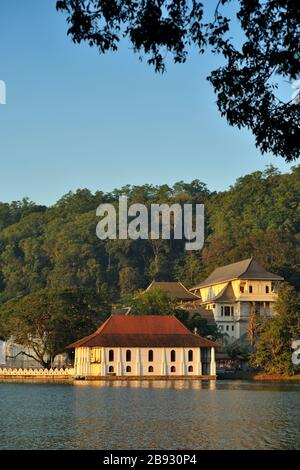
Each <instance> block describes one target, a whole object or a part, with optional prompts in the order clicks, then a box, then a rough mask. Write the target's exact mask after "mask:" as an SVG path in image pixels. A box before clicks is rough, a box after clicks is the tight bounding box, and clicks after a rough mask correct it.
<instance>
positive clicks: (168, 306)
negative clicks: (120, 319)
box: [127, 288, 179, 315]
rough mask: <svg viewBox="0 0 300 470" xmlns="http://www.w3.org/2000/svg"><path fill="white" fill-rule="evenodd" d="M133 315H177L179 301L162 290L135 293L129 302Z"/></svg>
mask: <svg viewBox="0 0 300 470" xmlns="http://www.w3.org/2000/svg"><path fill="white" fill-rule="evenodd" d="M127 302H128V305H130V307H131V311H130V313H132V314H133V315H175V314H176V313H177V312H178V311H179V309H178V301H177V299H175V297H172V296H171V295H170V294H168V293H167V292H165V291H163V290H162V289H160V288H155V289H151V290H149V291H146V292H145V291H140V292H137V293H135V294H134V295H133V296H132V297H131V298H129V299H128V300H127Z"/></svg>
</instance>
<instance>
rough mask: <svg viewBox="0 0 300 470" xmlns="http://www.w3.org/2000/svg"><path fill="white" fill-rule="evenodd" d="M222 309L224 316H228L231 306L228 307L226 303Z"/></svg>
mask: <svg viewBox="0 0 300 470" xmlns="http://www.w3.org/2000/svg"><path fill="white" fill-rule="evenodd" d="M224 311H225V317H230V312H231V307H229V306H228V305H226V306H225V307H224Z"/></svg>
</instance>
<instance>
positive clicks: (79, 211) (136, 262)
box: [0, 166, 300, 302]
mask: <svg viewBox="0 0 300 470" xmlns="http://www.w3.org/2000/svg"><path fill="white" fill-rule="evenodd" d="M121 194H126V195H127V196H128V198H129V204H130V203H132V202H139V203H144V204H146V205H149V204H151V203H154V202H155V203H162V202H167V203H175V202H179V203H204V204H205V214H206V241H205V247H204V249H203V250H202V251H201V252H186V251H185V250H184V243H182V242H181V241H177V240H176V241H174V240H171V241H170V242H169V241H162V240H152V241H151V240H143V241H141V240H137V241H132V240H127V241H124V240H122V241H117V240H109V241H105V242H103V241H100V240H99V239H98V238H97V237H96V234H95V229H96V224H97V222H98V220H99V219H98V218H97V217H96V207H97V206H98V205H99V204H100V203H103V202H113V203H117V201H118V198H119V196H120V195H121ZM299 202H300V166H295V167H294V168H293V169H292V171H291V173H289V174H280V173H279V172H278V171H277V170H276V169H275V168H273V167H269V168H267V169H266V170H265V171H264V172H260V171H257V172H255V173H252V174H250V175H246V176H244V177H241V178H239V179H238V180H237V181H236V183H235V184H234V185H233V186H232V187H231V188H230V189H229V190H228V191H225V192H219V193H217V192H210V191H209V190H208V189H207V187H206V185H205V184H204V183H202V182H200V181H199V180H197V179H195V180H194V181H192V182H191V183H184V182H178V183H176V184H174V185H173V186H172V187H169V186H167V185H162V186H152V185H143V186H125V187H123V188H121V189H119V190H114V191H112V192H111V193H104V192H101V191H97V192H96V193H95V194H92V193H91V192H90V191H89V190H87V189H80V190H78V191H76V192H75V193H68V194H66V195H65V196H63V197H62V198H61V199H60V200H59V201H58V202H57V203H56V204H55V205H54V206H52V207H49V208H48V207H45V206H40V205H36V204H34V203H33V202H30V201H29V200H27V199H24V200H23V201H21V202H12V203H11V204H7V203H0V247H1V251H0V301H1V302H3V301H6V300H7V299H10V298H14V297H16V296H18V295H24V294H27V293H29V292H32V291H35V290H38V289H40V288H43V287H67V286H87V287H92V288H93V289H96V291H97V292H100V291H105V292H107V293H109V294H110V297H111V299H112V300H114V301H117V300H118V299H119V298H120V296H121V295H123V294H125V293H131V292H132V291H134V290H136V289H139V288H143V287H145V286H147V285H148V284H149V283H150V281H151V280H152V279H157V280H175V279H180V280H181V281H182V282H183V283H184V284H186V285H187V286H188V287H189V286H192V285H193V284H195V283H197V282H199V281H200V280H201V279H203V278H204V277H205V276H206V275H207V274H208V273H209V272H210V271H211V270H212V269H213V268H215V267H216V266H221V265H223V264H226V263H230V262H234V261H237V260H239V259H243V258H247V257H249V256H251V255H253V256H255V258H256V259H257V261H259V262H260V263H262V264H263V265H264V266H265V267H266V268H267V269H270V270H272V271H274V272H276V273H278V274H281V275H283V276H284V277H285V278H286V279H287V280H288V281H290V282H291V283H293V284H294V285H296V286H297V288H298V289H299V288H300V233H299V232H300V204H299Z"/></svg>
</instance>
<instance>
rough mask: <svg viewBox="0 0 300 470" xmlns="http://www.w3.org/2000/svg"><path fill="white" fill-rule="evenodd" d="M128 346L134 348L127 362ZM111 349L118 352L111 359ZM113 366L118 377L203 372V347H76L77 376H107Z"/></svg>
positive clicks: (199, 373)
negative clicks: (190, 356) (191, 355)
mask: <svg viewBox="0 0 300 470" xmlns="http://www.w3.org/2000/svg"><path fill="white" fill-rule="evenodd" d="M127 349H129V350H130V351H131V360H130V361H129V362H128V361H126V351H127ZM150 349H152V351H153V362H149V360H148V353H149V350H150ZM109 350H112V351H113V352H114V357H113V361H109ZM171 350H174V351H175V361H174V362H171ZM189 350H192V351H193V360H192V361H189V360H188V352H189ZM90 361H92V362H91V363H90ZM93 361H95V362H94V363H93ZM110 366H111V367H113V372H114V373H115V374H116V375H118V376H120V375H128V376H130V375H132V376H136V375H143V376H151V375H174V376H177V375H178V376H181V375H201V374H202V367H201V351H200V348H76V350H75V374H76V375H97V376H98V375H99V376H103V375H106V374H107V373H108V372H109V367H110ZM127 366H129V367H130V368H131V370H130V371H126V367H127ZM150 366H152V367H153V372H149V367H150ZM189 366H192V367H193V371H189V370H188V368H189ZM172 367H175V371H174V372H173V371H172V370H171V368H172ZM212 370H214V368H213V367H212Z"/></svg>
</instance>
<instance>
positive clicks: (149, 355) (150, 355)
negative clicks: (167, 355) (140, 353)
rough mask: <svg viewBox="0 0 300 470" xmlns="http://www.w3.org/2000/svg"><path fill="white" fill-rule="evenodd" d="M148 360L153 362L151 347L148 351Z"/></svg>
mask: <svg viewBox="0 0 300 470" xmlns="http://www.w3.org/2000/svg"><path fill="white" fill-rule="evenodd" d="M148 362H153V351H152V349H150V350H149V351H148Z"/></svg>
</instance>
